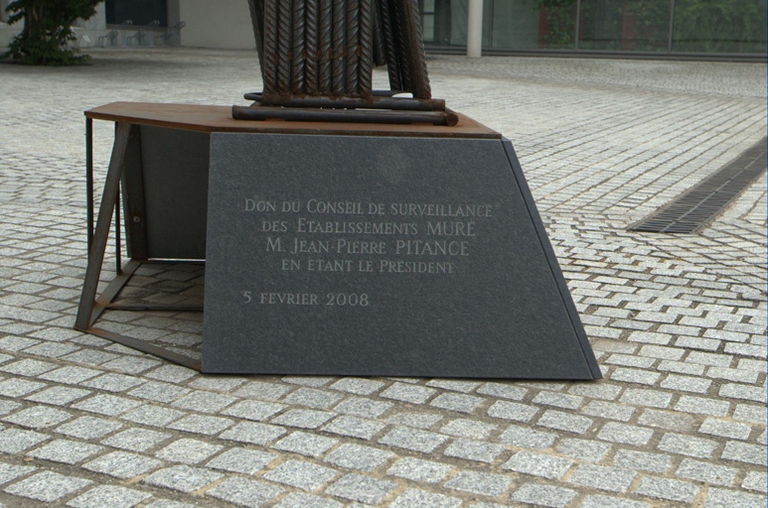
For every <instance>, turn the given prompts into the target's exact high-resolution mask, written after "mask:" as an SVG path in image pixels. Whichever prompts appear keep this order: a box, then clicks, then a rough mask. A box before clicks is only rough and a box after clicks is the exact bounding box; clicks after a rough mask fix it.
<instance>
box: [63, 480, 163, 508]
mask: <svg viewBox="0 0 768 508" xmlns="http://www.w3.org/2000/svg"><path fill="white" fill-rule="evenodd" d="M150 497H152V494H150V493H148V492H142V491H140V490H135V489H129V488H126V487H121V486H118V485H100V486H98V487H96V488H93V489H91V490H89V491H88V492H85V493H84V494H81V495H79V496H77V497H76V498H74V499H72V500H71V501H69V502H68V503H67V506H71V507H73V508H104V507H106V506H109V507H110V508H131V507H133V506H136V505H138V504H139V503H141V502H142V501H145V500H147V499H149V498H150Z"/></svg>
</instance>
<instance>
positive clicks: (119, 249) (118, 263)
mask: <svg viewBox="0 0 768 508" xmlns="http://www.w3.org/2000/svg"><path fill="white" fill-rule="evenodd" d="M120 195H121V192H120V188H119V187H118V189H117V202H116V203H115V275H120V274H121V273H123V245H122V237H123V234H122V227H121V226H120Z"/></svg>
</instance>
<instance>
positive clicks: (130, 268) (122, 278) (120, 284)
mask: <svg viewBox="0 0 768 508" xmlns="http://www.w3.org/2000/svg"><path fill="white" fill-rule="evenodd" d="M139 266H141V262H140V261H137V260H131V261H128V262H127V263H126V264H125V266H124V267H123V268H122V270H121V273H120V275H118V276H116V277H115V278H114V279H112V282H110V283H109V285H108V286H107V288H106V289H105V290H104V291H103V292H102V293H101V294H100V295H99V296H98V298H96V300H95V301H94V304H93V309H92V311H91V318H90V320H89V323H88V328H89V329H90V327H91V326H93V324H94V323H95V322H96V321H97V320H98V319H99V317H100V316H101V314H102V313H103V312H104V311H105V310H107V308H108V307H109V306H110V304H111V303H112V300H114V299H115V297H117V295H118V294H120V291H122V290H123V288H124V287H125V285H126V284H128V281H129V280H130V279H131V277H132V276H133V274H134V273H136V270H137V269H138V268H139Z"/></svg>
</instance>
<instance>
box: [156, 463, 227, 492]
mask: <svg viewBox="0 0 768 508" xmlns="http://www.w3.org/2000/svg"><path fill="white" fill-rule="evenodd" d="M223 476H224V475H223V474H221V473H217V472H214V471H210V470H208V469H203V468H199V467H192V466H187V465H182V466H172V467H168V468H164V469H160V470H158V471H155V472H154V473H152V474H150V475H149V476H147V477H145V478H144V479H143V480H142V483H146V484H148V485H153V486H156V487H160V488H166V489H171V490H177V491H179V492H185V493H190V492H194V491H196V490H199V489H202V488H203V487H205V486H207V485H210V484H211V483H213V482H215V481H216V480H218V479H219V478H222V477H223Z"/></svg>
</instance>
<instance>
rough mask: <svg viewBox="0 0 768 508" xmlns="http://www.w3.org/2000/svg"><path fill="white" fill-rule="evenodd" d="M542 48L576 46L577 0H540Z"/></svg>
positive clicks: (569, 47) (540, 45)
mask: <svg viewBox="0 0 768 508" xmlns="http://www.w3.org/2000/svg"><path fill="white" fill-rule="evenodd" d="M538 7H539V17H538V20H539V43H538V46H539V48H541V49H574V48H575V47H576V0H538Z"/></svg>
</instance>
